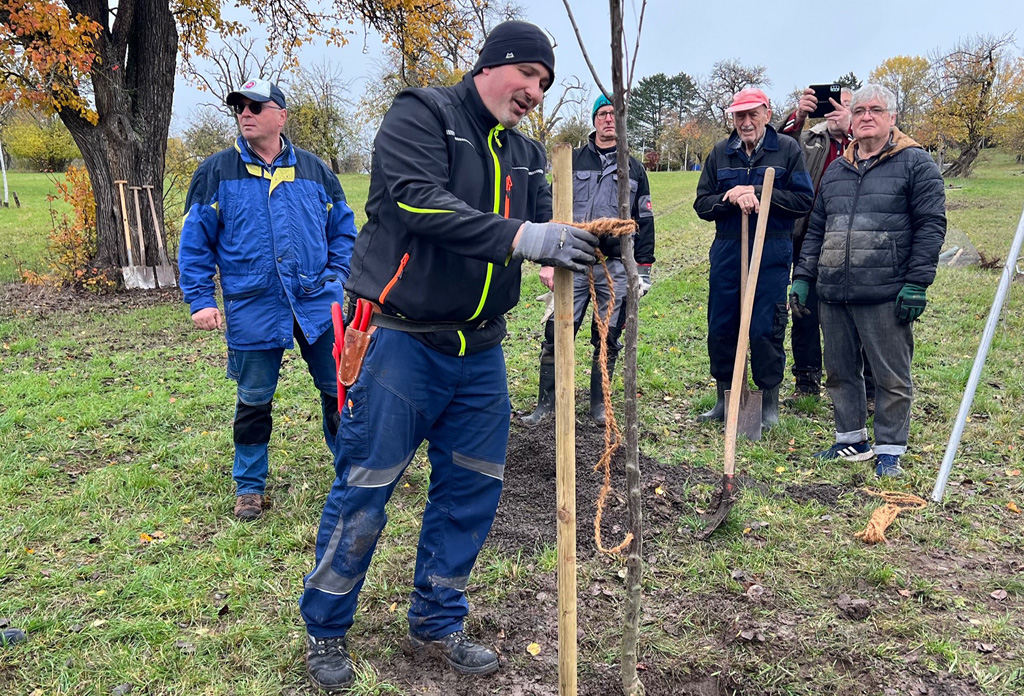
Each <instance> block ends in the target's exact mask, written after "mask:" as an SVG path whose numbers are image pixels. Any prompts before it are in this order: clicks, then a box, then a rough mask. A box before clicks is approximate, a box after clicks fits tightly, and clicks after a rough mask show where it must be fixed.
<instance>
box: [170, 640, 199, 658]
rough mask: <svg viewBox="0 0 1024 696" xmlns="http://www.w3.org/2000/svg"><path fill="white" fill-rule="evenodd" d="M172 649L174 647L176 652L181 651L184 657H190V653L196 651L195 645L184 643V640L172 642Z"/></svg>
mask: <svg viewBox="0 0 1024 696" xmlns="http://www.w3.org/2000/svg"><path fill="white" fill-rule="evenodd" d="M174 647H176V648H177V649H178V650H180V651H182V652H183V653H185V654H186V655H191V654H192V653H194V652H195V651H196V646H195V645H193V644H192V643H189V642H188V641H184V640H178V641H175V642H174Z"/></svg>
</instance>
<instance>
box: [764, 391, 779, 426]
mask: <svg viewBox="0 0 1024 696" xmlns="http://www.w3.org/2000/svg"><path fill="white" fill-rule="evenodd" d="M778 424H779V385H777V384H776V385H775V386H774V387H772V388H771V389H762V390H761V427H762V428H763V429H765V430H768V429H769V428H773V427H774V426H776V425H778Z"/></svg>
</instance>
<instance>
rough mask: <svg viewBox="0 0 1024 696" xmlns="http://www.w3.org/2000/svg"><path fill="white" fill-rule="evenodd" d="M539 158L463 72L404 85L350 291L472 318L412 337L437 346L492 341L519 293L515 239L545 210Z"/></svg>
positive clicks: (381, 146) (376, 171)
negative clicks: (436, 81) (458, 77)
mask: <svg viewBox="0 0 1024 696" xmlns="http://www.w3.org/2000/svg"><path fill="white" fill-rule="evenodd" d="M546 162H547V159H546V156H545V153H544V149H543V148H542V147H541V145H540V144H539V143H537V142H536V141H534V140H531V139H529V138H527V137H526V136H524V135H522V134H520V133H518V132H516V131H514V130H506V129H505V128H504V127H503V126H502V125H501V124H500V123H498V121H497V120H496V119H495V118H494V116H492V115H491V113H490V112H489V111H488V110H487V108H486V107H485V106H484V104H483V102H482V101H481V100H480V95H479V93H478V92H477V90H476V87H475V85H474V84H473V78H472V76H470V75H466V76H465V77H464V78H463V80H462V82H460V83H459V84H457V85H454V86H452V87H431V88H422V89H421V88H416V89H408V90H405V91H403V92H401V93H400V94H399V95H398V96H397V97H395V101H394V103H393V104H392V106H391V108H390V109H389V110H388V113H387V114H386V115H385V117H384V122H383V123H382V124H381V127H380V130H379V131H378V132H377V136H376V138H375V140H374V149H373V165H372V166H373V168H372V173H371V175H370V193H369V198H368V199H367V202H366V214H367V218H368V220H367V222H366V224H365V225H364V226H363V229H362V231H361V232H360V233H359V236H358V237H357V238H356V245H355V250H354V252H353V254H352V274H351V276H350V278H349V281H348V284H347V285H346V289H347V290H348V292H349V293H350V294H351V295H354V296H356V297H362V298H365V299H368V300H372V301H373V302H377V303H379V304H380V305H381V307H382V309H383V311H384V313H386V314H391V315H395V316H400V317H404V318H406V319H411V320H414V321H428V322H477V321H479V322H480V326H479V328H477V329H475V330H473V331H442V332H436V333H428V334H413V335H414V336H415V337H416V338H418V339H419V340H421V341H423V342H424V343H426V344H427V345H429V346H431V347H432V348H434V349H436V350H439V351H441V352H444V353H447V354H450V355H465V354H467V353H473V352H478V351H481V350H484V349H486V348H490V347H491V346H494V345H496V344H498V343H500V342H501V340H502V339H503V338H504V336H505V320H504V316H503V315H504V314H505V312H507V311H508V310H509V309H511V308H512V307H514V306H515V304H516V303H517V302H518V301H519V287H520V262H519V261H511V260H509V256H510V254H509V250H510V248H511V246H512V240H513V239H514V238H515V235H516V232H517V231H518V229H519V226H520V225H521V224H522V222H523V221H524V220H530V221H533V222H546V221H547V220H549V219H550V218H551V188H550V186H549V185H548V183H547V179H546V177H545V165H546Z"/></svg>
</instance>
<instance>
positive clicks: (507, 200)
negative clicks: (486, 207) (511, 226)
mask: <svg viewBox="0 0 1024 696" xmlns="http://www.w3.org/2000/svg"><path fill="white" fill-rule="evenodd" d="M511 192H512V175H511V174H506V175H505V218H506V219H508V216H509V212H510V211H509V206H510V202H511V195H510V194H511Z"/></svg>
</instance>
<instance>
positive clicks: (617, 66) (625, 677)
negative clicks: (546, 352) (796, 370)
mask: <svg viewBox="0 0 1024 696" xmlns="http://www.w3.org/2000/svg"><path fill="white" fill-rule="evenodd" d="M609 8H610V10H611V20H612V91H613V95H612V103H613V105H614V107H615V135H616V138H617V142H618V147H617V150H616V160H617V162H616V164H617V166H618V175H619V191H618V194H619V195H618V207H619V218H621V219H623V220H628V219H630V210H629V146H628V143H627V140H626V122H627V121H626V119H627V117H628V113H627V108H626V97H625V95H626V84H625V76H624V70H623V55H622V54H623V36H622V34H623V29H622V2H621V0H609ZM622 264H623V265H624V266H625V268H626V287H627V290H626V326H625V336H624V337H623V339H624V342H625V348H624V350H623V352H622V379H623V384H624V386H625V390H624V391H625V416H626V448H625V450H624V452H625V455H626V490H627V496H628V497H627V499H626V500H627V511H628V516H629V526H628V530H629V532H630V533H632V535H633V540H632V541H631V542H630V544H629V547H628V549H627V554H628V556H627V559H626V606H625V611H624V612H623V619H622V646H621V649H620V654H619V673H620V676H621V677H622V691H623V693H625V694H626V696H644V685H643V682H641V681H640V677H639V675H638V674H637V657H638V656H637V653H638V644H639V639H640V599H641V595H642V586H641V584H640V581H641V579H642V576H643V559H642V557H641V553H642V551H643V516H642V509H641V498H640V491H641V489H640V446H639V432H638V428H637V408H636V388H637V367H636V354H637V350H636V349H637V339H638V337H639V328H638V318H639V311H640V278H639V275H638V274H637V269H636V258H635V257H634V256H633V237H632V235H630V236H627V237H623V238H622Z"/></svg>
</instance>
